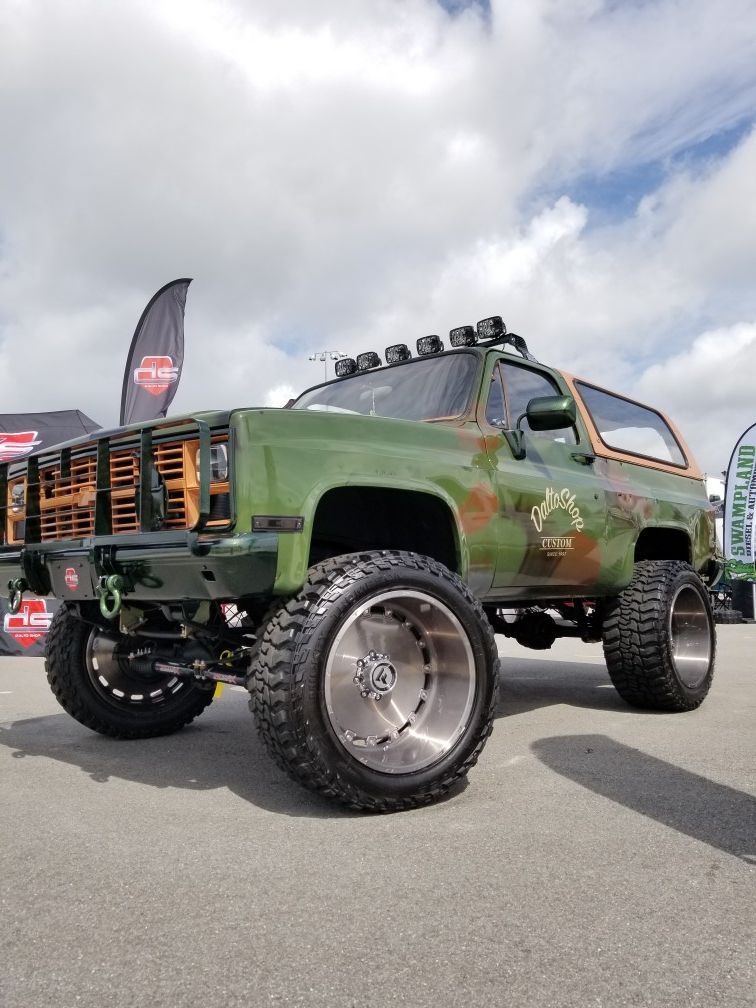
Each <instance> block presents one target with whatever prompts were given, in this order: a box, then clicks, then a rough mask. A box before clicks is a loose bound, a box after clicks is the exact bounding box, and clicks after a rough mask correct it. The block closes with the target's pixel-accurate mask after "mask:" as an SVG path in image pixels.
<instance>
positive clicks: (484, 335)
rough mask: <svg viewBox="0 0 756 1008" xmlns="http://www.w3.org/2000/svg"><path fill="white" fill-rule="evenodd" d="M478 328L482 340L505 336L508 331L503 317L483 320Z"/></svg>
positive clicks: (495, 316) (494, 316)
mask: <svg viewBox="0 0 756 1008" xmlns="http://www.w3.org/2000/svg"><path fill="white" fill-rule="evenodd" d="M476 328H477V330H478V339H480V340H490V339H496V337H497V336H503V335H504V333H505V332H506V331H507V327H506V326H505V325H504V322H503V321H502V318H501V315H492V316H491V318H484V319H481V320H480V322H478V325H477V327H476Z"/></svg>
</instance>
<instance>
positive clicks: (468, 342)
mask: <svg viewBox="0 0 756 1008" xmlns="http://www.w3.org/2000/svg"><path fill="white" fill-rule="evenodd" d="M449 342H450V343H451V345H452V346H453V347H461V346H475V344H476V343H477V342H478V337H477V334H476V332H475V330H474V329H473V327H472V326H471V325H463V326H458V327H457V328H456V329H451V330H449Z"/></svg>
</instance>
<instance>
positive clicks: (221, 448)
mask: <svg viewBox="0 0 756 1008" xmlns="http://www.w3.org/2000/svg"><path fill="white" fill-rule="evenodd" d="M197 472H198V473H199V475H200V478H202V473H201V472H200V453H199V451H198V452H197ZM227 479H228V449H227V448H226V446H225V445H224V444H214V445H210V482H211V483H225V482H226V480H227Z"/></svg>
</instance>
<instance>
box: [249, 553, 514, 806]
mask: <svg viewBox="0 0 756 1008" xmlns="http://www.w3.org/2000/svg"><path fill="white" fill-rule="evenodd" d="M497 672H498V658H497V653H496V646H495V643H494V637H493V632H492V631H491V628H490V626H489V624H488V620H487V619H486V617H485V614H484V613H483V610H482V608H481V606H480V603H479V602H478V601H477V600H476V599H475V598H474V596H473V595H472V594H471V592H470V591H469V589H468V588H467V586H466V585H465V584H464V582H463V581H461V579H460V578H458V577H457V575H456V574H453V573H451V571H449V570H448V569H447V568H446V567H444V566H442V565H441V564H440V563H437V562H436V561H435V560H431V559H430V558H428V557H424V556H419V555H418V554H414V553H405V552H399V551H393V550H384V551H380V552H379V551H373V552H366V553H354V554H349V555H346V556H341V557H336V558H334V559H331V560H327V561H324V562H323V563H321V564H318V565H316V566H315V567H313V568H312V569H311V570H310V573H309V577H308V580H307V583H306V584H305V586H304V588H303V589H302V591H301V592H300V593H299V594H298V595H297V596H295V597H294V598H292V599H291V600H290V601H289V602H287V603H286V604H285V605H283V606H282V607H281V608H280V609H279V611H278V612H277V613H276V614H275V615H274V616H273V618H272V619H271V620H270V622H269V623H268V625H267V627H265V628H264V630H263V631H262V637H261V643H260V649H259V653H258V656H257V658H256V661H255V662H254V664H253V667H252V669H251V675H250V681H249V684H248V686H249V690H250V693H251V695H252V696H251V700H250V708H251V709H252V712H253V714H254V717H255V721H256V724H257V728H258V731H259V733H260V736H261V738H262V740H263V741H264V743H265V745H266V746H267V748H268V751H269V752H270V754H271V756H272V757H273V759H274V760H275V761H276V763H277V764H278V765H279V766H280V767H281V768H282V769H284V770H285V771H286V772H287V773H288V774H289V775H290V776H291V777H293V778H294V779H295V780H296V781H297V782H298V783H300V784H302V785H304V786H305V787H306V788H309V789H310V790H312V791H316V792H318V793H320V794H322V795H324V796H325V797H327V798H330V799H333V800H335V801H338V802H341V803H343V804H345V805H348V806H350V807H351V808H355V809H366V810H370V811H375V812H392V811H398V810H402V809H409V808H414V807H416V806H419V805H425V804H429V803H430V802H433V801H436V800H437V799H438V798H440V797H441V796H442V795H443V794H445V793H446V792H447V791H448V790H449V789H450V788H451V787H452V786H453V785H454V784H455V783H456V782H457V781H459V780H460V779H461V778H463V777H464V776H465V775H466V774H467V772H468V771H469V770H470V768H471V767H472V766H474V764H475V763H476V762H477V759H478V756H479V755H480V752H481V750H482V749H483V746H484V744H485V742H486V739H487V738H488V736H489V735H490V734H491V728H492V725H493V712H494V708H495V703H496V691H497Z"/></svg>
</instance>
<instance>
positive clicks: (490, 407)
mask: <svg viewBox="0 0 756 1008" xmlns="http://www.w3.org/2000/svg"><path fill="white" fill-rule="evenodd" d="M486 420H487V421H488V422H489V423H490V424H491V425H492V426H493V427H506V426H507V407H506V406H505V404H504V389H503V388H502V384H501V368H500V367H499V366H498V364H497V365H496V367H495V368H494V372H493V374H492V375H491V389H490V391H489V393H488V402H487V403H486Z"/></svg>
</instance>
